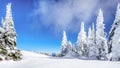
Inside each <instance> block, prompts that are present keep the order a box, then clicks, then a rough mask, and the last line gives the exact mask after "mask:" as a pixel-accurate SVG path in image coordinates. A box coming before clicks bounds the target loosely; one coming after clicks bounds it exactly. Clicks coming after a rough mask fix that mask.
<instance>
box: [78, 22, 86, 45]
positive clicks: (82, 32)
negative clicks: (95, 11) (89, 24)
mask: <svg viewBox="0 0 120 68" xmlns="http://www.w3.org/2000/svg"><path fill="white" fill-rule="evenodd" d="M80 42H84V43H86V32H85V30H84V22H81V28H80V32H79V34H78V38H77V43H80Z"/></svg>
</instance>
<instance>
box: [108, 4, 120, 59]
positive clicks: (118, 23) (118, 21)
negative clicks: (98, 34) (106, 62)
mask: <svg viewBox="0 0 120 68" xmlns="http://www.w3.org/2000/svg"><path fill="white" fill-rule="evenodd" d="M108 46H109V53H110V58H109V59H110V60H112V61H120V4H118V6H117V11H116V16H115V20H114V23H113V24H112V28H111V30H110V32H109V39H108Z"/></svg>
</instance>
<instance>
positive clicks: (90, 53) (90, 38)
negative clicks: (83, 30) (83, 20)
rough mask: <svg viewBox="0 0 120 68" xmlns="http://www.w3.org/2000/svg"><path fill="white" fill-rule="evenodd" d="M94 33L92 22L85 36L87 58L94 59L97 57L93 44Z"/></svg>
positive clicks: (96, 50)
mask: <svg viewBox="0 0 120 68" xmlns="http://www.w3.org/2000/svg"><path fill="white" fill-rule="evenodd" d="M94 33H95V32H94V24H93V25H92V29H91V27H90V28H89V31H88V38H87V42H88V44H87V46H88V57H89V59H96V58H97V53H98V49H97V47H96V45H95V34H94Z"/></svg>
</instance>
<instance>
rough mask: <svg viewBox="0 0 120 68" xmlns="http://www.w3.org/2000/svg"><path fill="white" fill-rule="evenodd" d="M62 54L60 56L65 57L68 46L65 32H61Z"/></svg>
mask: <svg viewBox="0 0 120 68" xmlns="http://www.w3.org/2000/svg"><path fill="white" fill-rule="evenodd" d="M61 45H62V52H61V55H62V56H65V55H66V54H67V52H68V51H67V45H68V40H67V36H66V32H65V31H63V38H62V43H61Z"/></svg>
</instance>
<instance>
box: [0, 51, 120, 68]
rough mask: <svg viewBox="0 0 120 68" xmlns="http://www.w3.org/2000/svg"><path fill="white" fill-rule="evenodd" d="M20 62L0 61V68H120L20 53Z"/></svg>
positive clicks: (97, 62)
mask: <svg viewBox="0 0 120 68" xmlns="http://www.w3.org/2000/svg"><path fill="white" fill-rule="evenodd" d="M22 54H23V60H21V61H17V62H15V61H1V62H0V68H120V62H110V61H96V60H94V61H92V60H91V61H89V60H80V59H66V58H51V57H48V56H45V55H41V54H36V53H32V52H27V51H22Z"/></svg>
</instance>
